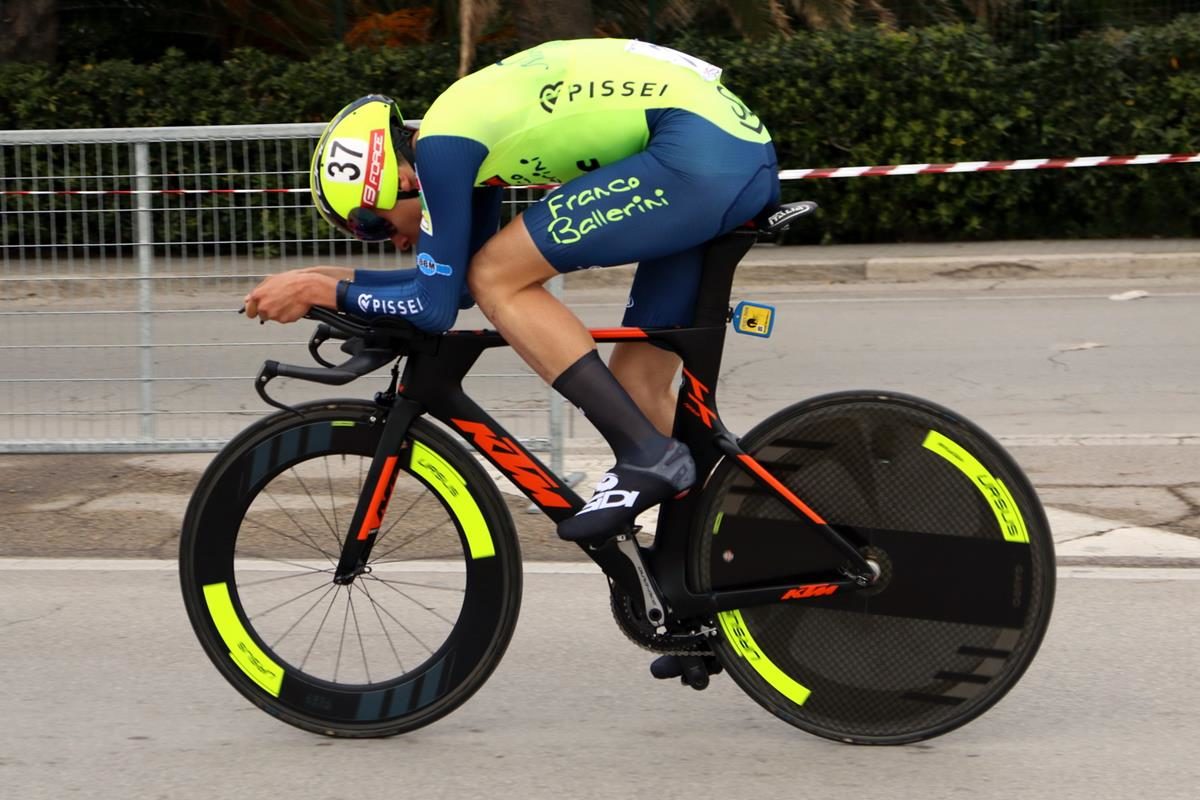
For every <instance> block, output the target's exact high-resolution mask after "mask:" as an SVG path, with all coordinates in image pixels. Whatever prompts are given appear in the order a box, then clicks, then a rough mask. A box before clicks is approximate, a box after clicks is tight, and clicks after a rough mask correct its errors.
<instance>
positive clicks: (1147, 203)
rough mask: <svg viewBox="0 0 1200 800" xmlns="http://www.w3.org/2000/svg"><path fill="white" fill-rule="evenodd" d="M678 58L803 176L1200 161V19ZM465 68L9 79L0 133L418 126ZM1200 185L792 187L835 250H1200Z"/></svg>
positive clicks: (1017, 178) (247, 61) (210, 70)
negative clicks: (706, 78)
mask: <svg viewBox="0 0 1200 800" xmlns="http://www.w3.org/2000/svg"><path fill="white" fill-rule="evenodd" d="M672 44H673V46H676V47H678V48H680V49H683V50H687V51H688V52H691V53H694V54H696V55H698V56H701V57H704V58H707V59H708V60H710V61H713V62H714V63H717V64H721V65H722V66H724V67H725V70H726V73H725V74H726V82H727V83H728V84H729V85H730V86H732V87H733V88H734V89H735V90H736V91H738V92H739V93H740V94H741V95H742V97H743V99H744V100H746V102H747V103H748V104H749V105H750V106H751V107H752V108H754V109H755V110H756V111H757V112H758V113H759V115H760V116H761V117H762V118H763V119H764V120H765V121H766V122H767V125H768V127H769V128H770V129H771V131H772V133H773V135H774V137H775V140H776V143H777V149H778V152H779V156H780V165H781V167H783V168H785V169H787V168H800V167H825V166H858V165H869V164H897V163H910V162H927V161H928V162H940V161H964V160H987V159H1012V158H1033V157H1044V156H1058V157H1063V156H1084V155H1110V154H1128V153H1162V152H1194V151H1198V150H1200V102H1197V101H1198V100H1200V17H1198V16H1190V17H1181V18H1179V19H1177V20H1176V21H1175V22H1173V23H1171V24H1168V25H1163V26H1155V27H1144V28H1136V29H1133V30H1130V31H1127V32H1120V31H1110V32H1107V33H1104V34H1097V35H1090V36H1085V37H1082V38H1079V39H1074V40H1070V41H1064V42H1058V43H1052V44H1046V45H1043V46H1041V47H1040V49H1038V50H1037V51H1036V52H1034V53H1032V54H1031V53H1030V52H1029V51H1028V49H1025V50H1023V51H1021V52H1017V51H1014V50H1012V49H1010V48H1008V47H1007V46H1006V45H1004V44H1002V43H998V42H996V41H995V40H993V39H992V38H990V37H989V36H988V35H987V34H986V33H985V32H984V31H982V30H980V29H977V28H972V27H962V26H954V27H935V28H925V29H919V30H913V31H907V32H892V31H887V30H882V29H862V30H856V31H849V32H844V33H825V34H821V35H797V36H793V37H791V38H786V39H784V38H780V39H776V40H772V41H768V42H756V43H753V44H745V43H740V42H734V41H725V40H721V41H717V40H700V39H683V40H680V41H677V42H673V43H672ZM497 55H498V54H497V53H482V54H481V57H480V60H479V63H481V64H482V63H487V61H488V60H489V59H492V58H494V57H496V56H497ZM456 63H457V50H456V47H455V46H453V45H450V44H445V45H429V46H423V47H409V48H403V49H397V50H382V51H370V50H355V51H348V50H346V49H344V48H342V47H337V48H332V49H329V50H326V51H323V52H321V53H319V54H317V55H316V56H315V57H314V58H313V59H312V60H310V61H307V62H293V61H288V60H286V59H283V58H278V57H274V56H270V55H266V54H263V53H260V52H256V51H239V52H238V53H237V54H236V55H235V57H234V58H232V59H231V60H230V61H227V62H225V63H222V64H208V63H194V62H188V61H186V60H184V59H183V58H182V57H181V56H179V55H177V54H173V55H169V56H168V57H167V58H165V59H164V60H163V61H161V62H159V63H156V64H152V65H150V66H135V65H133V64H131V63H128V62H120V61H114V62H104V63H98V64H83V65H79V64H76V65H73V66H71V67H69V68H65V69H62V70H60V71H58V72H51V71H49V70H48V69H47V68H45V67H39V66H30V65H16V64H3V65H0V129H29V128H61V127H107V126H142V125H192V124H196V125H204V124H234V123H252V122H298V121H315V120H324V119H327V118H328V117H329V116H331V115H332V114H333V113H334V112H336V111H337V109H338V108H340V107H341V106H342V105H343V104H344V103H345V102H347V101H348V100H349V99H351V98H353V97H356V96H358V95H361V94H363V93H366V92H368V91H382V92H387V93H391V94H395V95H397V96H400V97H402V98H403V108H404V109H405V111H406V113H407V114H409V115H412V116H419V115H420V113H421V112H422V111H423V109H424V108H425V107H426V106H427V105H428V103H429V102H430V101H432V99H433V98H434V97H435V96H436V95H437V93H438V92H439V91H440V90H441V89H442V88H443V87H444V86H446V85H447V84H448V83H449V82H451V81H452V80H453V76H454V70H455V65H456ZM1198 170H1200V165H1198V166H1186V165H1184V166H1146V167H1117V168H1104V169H1079V170H1054V171H1045V172H1020V173H973V174H959V175H940V176H933V175H928V176H916V177H887V178H863V179H848V180H841V179H838V180H823V181H794V182H789V183H787V184H785V196H787V197H789V198H794V197H811V198H813V199H816V200H818V201H819V202H821V204H822V207H823V209H824V211H823V217H822V219H821V220H820V224H819V225H818V226H810V231H809V233H808V234H805V235H806V236H808V238H809V239H814V238H824V239H826V240H829V241H842V242H855V241H906V240H907V241H913V240H964V239H987V238H1034V237H1044V238H1063V237H1081V236H1082V237H1092V236H1095V237H1102V236H1196V235H1200V211H1198V210H1197V208H1196V207H1195V205H1194V204H1193V203H1192V202H1191V200H1192V198H1194V197H1195V196H1197V194H1198V192H1197V190H1198V189H1200V171H1198ZM818 228H819V231H818Z"/></svg>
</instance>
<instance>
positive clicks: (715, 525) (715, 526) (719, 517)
mask: <svg viewBox="0 0 1200 800" xmlns="http://www.w3.org/2000/svg"><path fill="white" fill-rule="evenodd" d="M724 519H725V512H724V511H718V512H717V521H716V522H715V523H713V536H716V535H717V534H718V533H719V532H720V530H721V522H722V520H724Z"/></svg>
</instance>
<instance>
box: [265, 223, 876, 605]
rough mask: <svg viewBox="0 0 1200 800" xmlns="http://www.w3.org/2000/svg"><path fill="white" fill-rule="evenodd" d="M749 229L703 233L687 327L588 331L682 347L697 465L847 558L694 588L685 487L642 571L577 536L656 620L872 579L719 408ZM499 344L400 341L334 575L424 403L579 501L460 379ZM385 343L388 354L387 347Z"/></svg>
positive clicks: (556, 514)
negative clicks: (748, 486)
mask: <svg viewBox="0 0 1200 800" xmlns="http://www.w3.org/2000/svg"><path fill="white" fill-rule="evenodd" d="M756 235H757V234H756V233H755V232H754V231H749V230H745V229H739V230H737V231H734V232H732V233H730V234H726V235H725V236H722V237H720V238H718V239H715V240H714V241H713V242H711V243H710V244H709V246H708V249H707V251H706V254H705V258H704V273H703V279H702V281H701V286H700V294H699V297H698V300H697V307H696V315H695V322H694V326H693V327H691V328H683V329H680V328H672V329H642V328H603V329H595V330H592V331H591V334H592V337H593V338H594V339H595V341H596V342H627V341H640V342H653V343H654V344H656V345H658V346H662V347H665V348H666V349H669V350H672V351H674V352H675V353H677V354H679V355H680V356H681V358H682V359H683V379H682V382H681V387H680V391H679V396H678V401H677V405H676V410H675V423H674V436H675V437H676V438H677V439H679V440H680V441H682V442H684V443H685V444H687V446H688V447H689V448H690V450H691V453H692V457H693V458H694V459H695V462H696V472H697V475H699V476H702V477H704V476H708V475H710V474H711V473H712V471H713V469H714V468H715V467H716V465H717V463H718V462H719V461H720V460H721V459H723V458H729V459H734V460H735V462H736V463H737V465H738V466H739V467H740V468H741V469H743V470H745V471H746V472H747V473H748V474H750V475H751V476H753V478H754V480H755V481H757V482H758V483H759V484H760V485H761V486H763V487H764V488H765V489H766V490H768V491H770V492H772V493H774V494H775V495H776V496H777V497H779V499H780V500H781V501H783V502H784V503H785V505H787V506H788V507H789V508H791V509H793V510H794V511H795V513H796V514H797V516H798V517H799V518H800V519H801V520H802V522H803V523H804V524H803V525H802V526H801V528H803V529H804V530H805V531H811V533H812V535H817V536H820V537H822V538H824V539H825V541H826V542H828V543H829V544H830V545H832V546H833V547H834V548H835V550H836V551H838V552H839V553H840V554H841V555H842V556H844V557H845V562H844V566H843V567H842V569H841V574H839V575H830V574H829V573H828V572H826V573H824V574H822V575H813V574H807V575H796V576H794V579H791V580H788V581H786V582H779V581H778V580H775V581H772V582H771V583H770V584H769V585H754V586H747V587H744V588H737V589H731V590H720V591H711V592H696V591H694V590H693V587H692V586H691V585H690V582H689V580H688V576H687V575H686V565H687V563H688V552H687V549H688V547H689V541H690V534H691V531H692V529H693V528H694V526H695V525H696V524H699V522H700V521H699V520H696V519H695V517H696V516H697V514H698V512H699V510H700V509H701V507H702V506H701V499H702V497H703V495H704V493H703V491H701V488H702V487H699V486H698V487H696V488H695V489H694V490H693V491H691V492H689V493H688V494H687V495H685V496H684V497H683V498H681V499H678V500H673V501H668V502H666V503H664V504H662V506H661V508H660V512H659V518H658V526H657V531H656V534H655V542H654V545H653V546H650V547H646V546H641V545H638V548H639V552H640V554H641V557H642V561H643V564H644V565H645V573H648V576H647V575H646V574H639V571H638V570H637V569H636V568H635V569H633V570H631V569H630V563H629V561H630V559H629V557H628V555H627V554H622V553H621V552H619V551H618V548H617V547H616V546H611V543H610V545H606V546H602V547H598V548H597V547H591V546H582V545H581V546H582V547H583V550H584V552H585V553H587V555H588V556H589V557H590V558H591V559H592V560H593V561H595V562H596V563H597V564H599V566H600V567H601V569H602V570H603V571H604V572H605V574H606V575H608V576H609V577H610V578H612V579H613V580H614V581H615V582H617V583H618V584H619V585H620V586H621V588H622V589H624V590H625V591H626V592H628V593H629V594H630V596H631V597H641V596H643V592H644V590H645V589H646V588H647V587H645V586H644V585H642V581H643V580H645V579H646V577H648V578H649V580H650V581H651V582H652V584H653V588H654V589H655V590H656V591H657V592H658V594H659V596H661V598H662V599H663V600H664V601H665V608H666V610H667V616H668V618H667V619H666V620H664V622H667V623H671V622H683V621H685V620H696V619H701V618H709V617H711V616H712V615H713V614H714V613H716V612H719V611H727V610H733V609H737V608H745V607H749V606H755V605H763V604H769V603H777V602H783V601H791V600H794V599H803V598H805V597H807V596H812V595H810V594H809V593H807V592H805V591H804V590H805V589H808V588H820V589H822V591H823V592H824V593H832V591H836V590H841V589H842V588H843V587H845V588H846V589H854V588H861V587H863V586H866V585H869V583H871V582H872V581H873V571H872V569H871V566H870V564H869V563H868V562H867V560H866V559H865V558H864V557H863V555H862V554H861V553H860V552H859V551H858V549H857V548H856V547H855V546H854V545H853V544H852V543H851V542H849V541H847V540H846V538H845V537H844V536H843V535H842V534H840V533H839V532H838V531H836V530H835V529H833V528H832V527H830V526H829V525H828V524H826V523H825V521H824V520H823V519H821V517H820V516H819V515H818V514H817V513H816V512H815V511H813V510H812V509H810V508H809V507H808V506H807V505H806V504H805V503H804V502H803V501H802V500H801V499H800V498H798V497H796V496H795V495H794V494H793V493H792V492H791V491H790V490H789V489H788V488H787V487H786V486H784V485H783V484H782V483H781V482H780V481H778V480H777V479H775V478H774V477H773V476H772V475H771V474H770V472H768V471H767V470H766V469H765V468H764V467H763V466H762V465H760V464H759V463H758V462H757V461H755V460H754V459H753V458H752V457H751V456H750V455H748V454H747V453H745V452H744V451H743V450H742V449H741V447H740V446H739V444H738V440H737V438H736V437H735V436H733V435H732V434H731V433H730V432H729V431H728V430H727V429H726V428H725V426H724V425H723V424H722V422H721V418H720V415H719V414H718V413H717V403H716V386H717V379H718V376H719V374H720V369H721V355H722V352H723V350H724V344H725V333H726V329H727V327H728V322H729V316H730V311H729V297H730V293H731V289H732V285H733V274H734V270H735V268H736V267H737V264H738V262H739V261H740V260H741V258H742V257H743V256H744V255H745V254H746V252H747V251H748V250H749V249H750V247H751V245H753V244H754V242H755V240H756ZM507 346H508V344H507V342H505V341H504V339H503V338H502V337H501V336H500V334H499V333H497V332H496V331H493V330H478V331H465V330H455V331H450V332H448V333H446V334H444V335H442V336H439V337H425V338H418V339H414V340H412V341H411V342H408V343H406V344H405V346H404V348H403V350H404V351H405V352H406V354H407V359H406V361H405V362H404V371H403V374H402V376H401V377H400V382H399V384H398V385H396V386H395V390H394V396H393V393H392V392H389V393H386V394H385V395H384V397H386V398H389V399H390V402H391V408H390V409H389V410H388V412H387V421H386V423H385V427H384V431H383V435H382V437H381V439H380V443H379V447H378V451H377V452H376V455H375V457H374V459H373V461H372V464H371V468H370V470H369V472H368V474H367V478H366V482H365V485H364V489H363V492H362V496H361V497H360V499H359V504H358V508H357V510H356V512H355V516H354V518H353V521H352V523H351V527H350V530H349V532H348V534H347V538H346V543H345V547H344V548H343V552H342V560H341V562H340V563H339V566H338V571H337V574H338V576H339V578H338V579H339V580H341V581H343V582H348V581H349V580H353V579H354V577H355V576H356V575H357V574H358V573H359V572H361V570H362V568H363V565H365V564H366V563H367V559H368V556H369V554H370V550H371V546H372V545H373V543H374V539H375V534H376V533H377V531H378V529H379V525H380V523H381V521H382V517H383V514H384V512H385V511H386V505H387V499H388V497H389V496H390V494H391V489H392V484H393V482H394V481H395V478H396V474H397V472H396V461H397V453H398V452H399V451H400V445H401V443H402V442H403V440H404V438H405V436H406V435H407V434H408V429H409V426H410V424H411V422H412V420H413V419H414V418H415V417H416V416H417V415H419V414H421V413H428V414H430V415H432V416H433V417H435V418H436V419H438V420H439V421H441V422H442V423H444V424H445V425H447V426H448V427H450V428H451V429H453V430H455V431H457V432H458V433H459V434H461V435H462V437H463V438H464V439H466V440H467V441H468V442H469V443H470V444H471V445H472V447H474V448H475V449H476V450H477V451H478V452H479V453H480V454H481V455H483V457H484V458H486V459H487V460H488V461H489V462H491V463H492V464H493V465H494V466H495V467H496V468H497V469H498V470H499V471H500V472H502V473H503V474H504V475H506V476H507V477H508V479H509V480H510V481H512V483H513V484H514V485H515V486H516V487H517V488H518V489H520V490H521V492H523V493H524V494H525V496H526V497H528V498H529V499H530V500H531V501H532V502H533V503H534V504H535V505H537V507H538V508H539V509H541V511H542V512H543V513H544V514H546V516H548V517H549V518H550V519H552V520H554V521H555V522H558V521H561V520H564V519H566V518H568V517H570V516H572V515H574V514H575V513H576V512H577V511H579V509H580V508H582V506H583V503H584V501H583V499H582V498H580V497H579V495H577V494H576V493H575V492H574V491H572V490H571V488H570V487H569V486H567V485H566V483H564V482H563V480H562V479H561V478H559V477H558V476H557V475H555V474H554V473H552V472H551V471H550V470H549V469H548V468H547V467H546V466H545V465H544V464H543V463H542V462H541V461H539V460H538V458H537V457H536V456H534V455H533V454H532V453H530V452H529V451H528V450H527V449H526V448H525V447H524V446H522V445H521V443H520V442H519V441H518V440H517V439H516V438H515V437H513V436H512V435H510V434H509V433H508V432H507V431H506V430H505V429H504V428H503V427H502V426H501V425H500V424H499V423H497V422H496V421H495V420H494V419H493V418H492V417H491V416H490V415H489V414H488V413H487V412H486V411H484V410H483V409H482V408H481V407H480V406H479V405H478V404H477V403H476V402H475V401H474V400H472V399H471V398H470V397H469V396H468V395H467V394H466V393H465V392H464V391H463V388H462V379H463V378H464V377H465V376H466V375H467V373H468V372H469V371H470V369H471V368H472V366H473V365H474V364H475V362H476V360H477V359H478V358H479V356H480V355H482V353H483V352H484V351H485V350H488V349H491V348H495V347H507ZM381 352H384V353H385V354H386V352H387V351H381ZM389 360H390V358H389ZM268 363H269V364H270V365H273V369H272V372H271V375H274V374H280V375H286V374H288V373H289V370H290V371H291V373H292V374H293V375H294V376H295V377H301V375H300V374H297V373H299V372H303V373H310V372H316V371H317V370H310V369H309V368H286V369H285V367H286V365H277V364H274V362H268ZM268 379H269V378H268ZM260 381H261V378H260ZM262 382H263V383H265V381H262ZM326 382H330V381H326ZM635 541H636V540H635ZM826 587H836V589H828V588H826ZM639 605H640V604H639ZM656 622H657V620H656Z"/></svg>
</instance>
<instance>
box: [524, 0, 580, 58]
mask: <svg viewBox="0 0 1200 800" xmlns="http://www.w3.org/2000/svg"><path fill="white" fill-rule="evenodd" d="M512 14H513V21H514V22H515V23H516V25H517V45H518V46H519V47H520V48H521V49H525V48H527V47H533V46H534V45H535V44H541V43H542V42H548V41H551V40H553V39H586V38H588V37H589V36H595V35H596V22H595V17H594V16H593V15H592V0H555V2H552V3H548V2H546V1H545V0H517V2H514V3H513V12H512Z"/></svg>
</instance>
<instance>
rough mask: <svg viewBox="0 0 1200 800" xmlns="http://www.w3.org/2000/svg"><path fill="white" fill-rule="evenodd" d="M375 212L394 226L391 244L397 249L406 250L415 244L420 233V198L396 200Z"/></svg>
mask: <svg viewBox="0 0 1200 800" xmlns="http://www.w3.org/2000/svg"><path fill="white" fill-rule="evenodd" d="M375 213H376V214H378V215H379V216H381V217H383V218H384V219H386V220H387V221H388V222H390V223H392V226H393V227H395V229H396V233H395V234H394V235H393V236H392V244H394V245H396V249H397V250H407V249H408V248H410V247H412V246H413V245H414V244H416V242H417V239H418V238H419V237H420V235H421V198H419V197H413V198H410V199H408V200H397V201H396V205H395V206H393V207H392V208H389V209H386V210H383V209H376V211H375Z"/></svg>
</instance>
